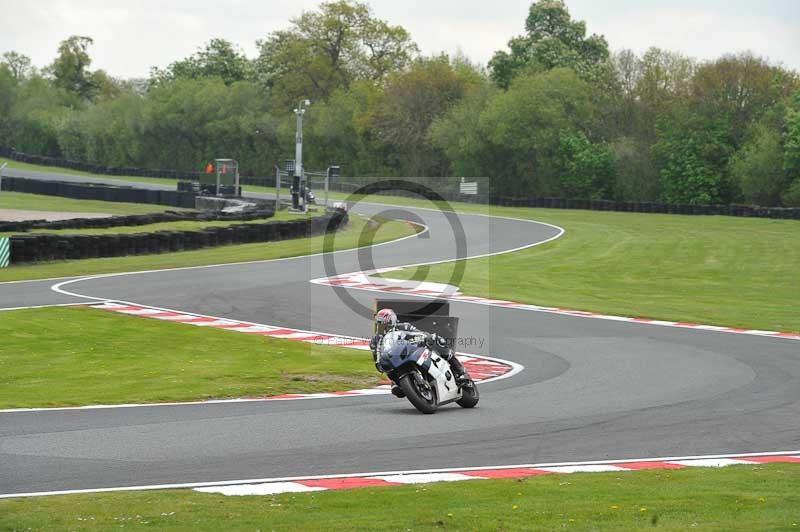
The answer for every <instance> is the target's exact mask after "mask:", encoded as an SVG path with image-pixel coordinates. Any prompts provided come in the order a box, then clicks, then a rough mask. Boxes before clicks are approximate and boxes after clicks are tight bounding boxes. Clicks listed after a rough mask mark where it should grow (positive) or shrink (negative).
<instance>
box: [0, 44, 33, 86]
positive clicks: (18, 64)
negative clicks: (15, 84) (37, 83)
mask: <svg viewBox="0 0 800 532" xmlns="http://www.w3.org/2000/svg"><path fill="white" fill-rule="evenodd" d="M0 65H5V66H6V67H8V70H9V71H10V72H11V75H12V76H14V79H16V80H17V81H22V80H25V79H27V78H28V77H29V76H30V74H31V58H30V57H28V56H27V55H23V54H20V53H17V52H15V51H13V50H11V51H9V52H5V53H4V54H3V60H2V61H0Z"/></svg>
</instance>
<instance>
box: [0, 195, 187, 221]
mask: <svg viewBox="0 0 800 532" xmlns="http://www.w3.org/2000/svg"><path fill="white" fill-rule="evenodd" d="M0 209H18V210H23V211H51V212H85V213H105V214H115V215H126V214H150V213H154V212H164V211H167V210H170V211H181V210H186V209H178V208H176V207H168V206H166V205H145V204H141V203H117V202H113V201H94V200H77V199H70V198H61V197H58V196H41V195H38V194H23V193H21V192H8V191H3V192H0Z"/></svg>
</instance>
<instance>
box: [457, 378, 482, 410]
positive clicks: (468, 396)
mask: <svg viewBox="0 0 800 532" xmlns="http://www.w3.org/2000/svg"><path fill="white" fill-rule="evenodd" d="M480 398H481V395H480V394H479V393H478V387H477V386H475V383H474V382H473V383H472V386H463V387H462V388H461V399H459V400H458V401H456V404H457V405H458V406H460V407H462V408H473V407H474V406H475V405H477V404H478V400H479V399H480Z"/></svg>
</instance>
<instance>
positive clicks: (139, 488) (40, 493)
mask: <svg viewBox="0 0 800 532" xmlns="http://www.w3.org/2000/svg"><path fill="white" fill-rule="evenodd" d="M797 454H800V450H798V451H776V452H760V453H739V454H716V455H696V456H668V457H660V458H627V459H616V460H590V461H583V462H549V463H541V464H518V465H502V466H480V467H449V468H443V469H416V470H405V471H373V472H369V473H348V474H342V475H315V476H300V477H273V478H253V479H246V480H222V481H209V482H186V483H175V484H153V485H144V486H118V487H107V488H88V489H76V490H58V491H38V492H29V493H3V494H0V499H11V498H16V497H42V496H46V495H70V494H78V493H108V492H116V491H151V490H164V489H184V488H203V487H210V486H236V485H240V484H256V483H270V482H294V481H301V480H320V479H339V478H360V477H379V476H394V475H418V474H429V473H434V474H435V473H454V472H465V471H488V470H497V469H501V470H502V469H542V468H548V467H579V466H603V465H614V464H624V463H632V462H676V461H684V460H709V461H711V460H727V459H737V458H748V457H760V456H792V455H797ZM754 465H755V464H754Z"/></svg>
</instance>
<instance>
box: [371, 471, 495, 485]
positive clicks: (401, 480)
mask: <svg viewBox="0 0 800 532" xmlns="http://www.w3.org/2000/svg"><path fill="white" fill-rule="evenodd" d="M367 478H374V479H378V480H385V481H386V482H397V483H398V484H426V483H428V482H458V481H460V480H478V479H480V478H483V477H474V476H469V475H462V474H460V473H423V474H414V473H410V474H403V473H401V474H399V475H380V476H373V477H367Z"/></svg>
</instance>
